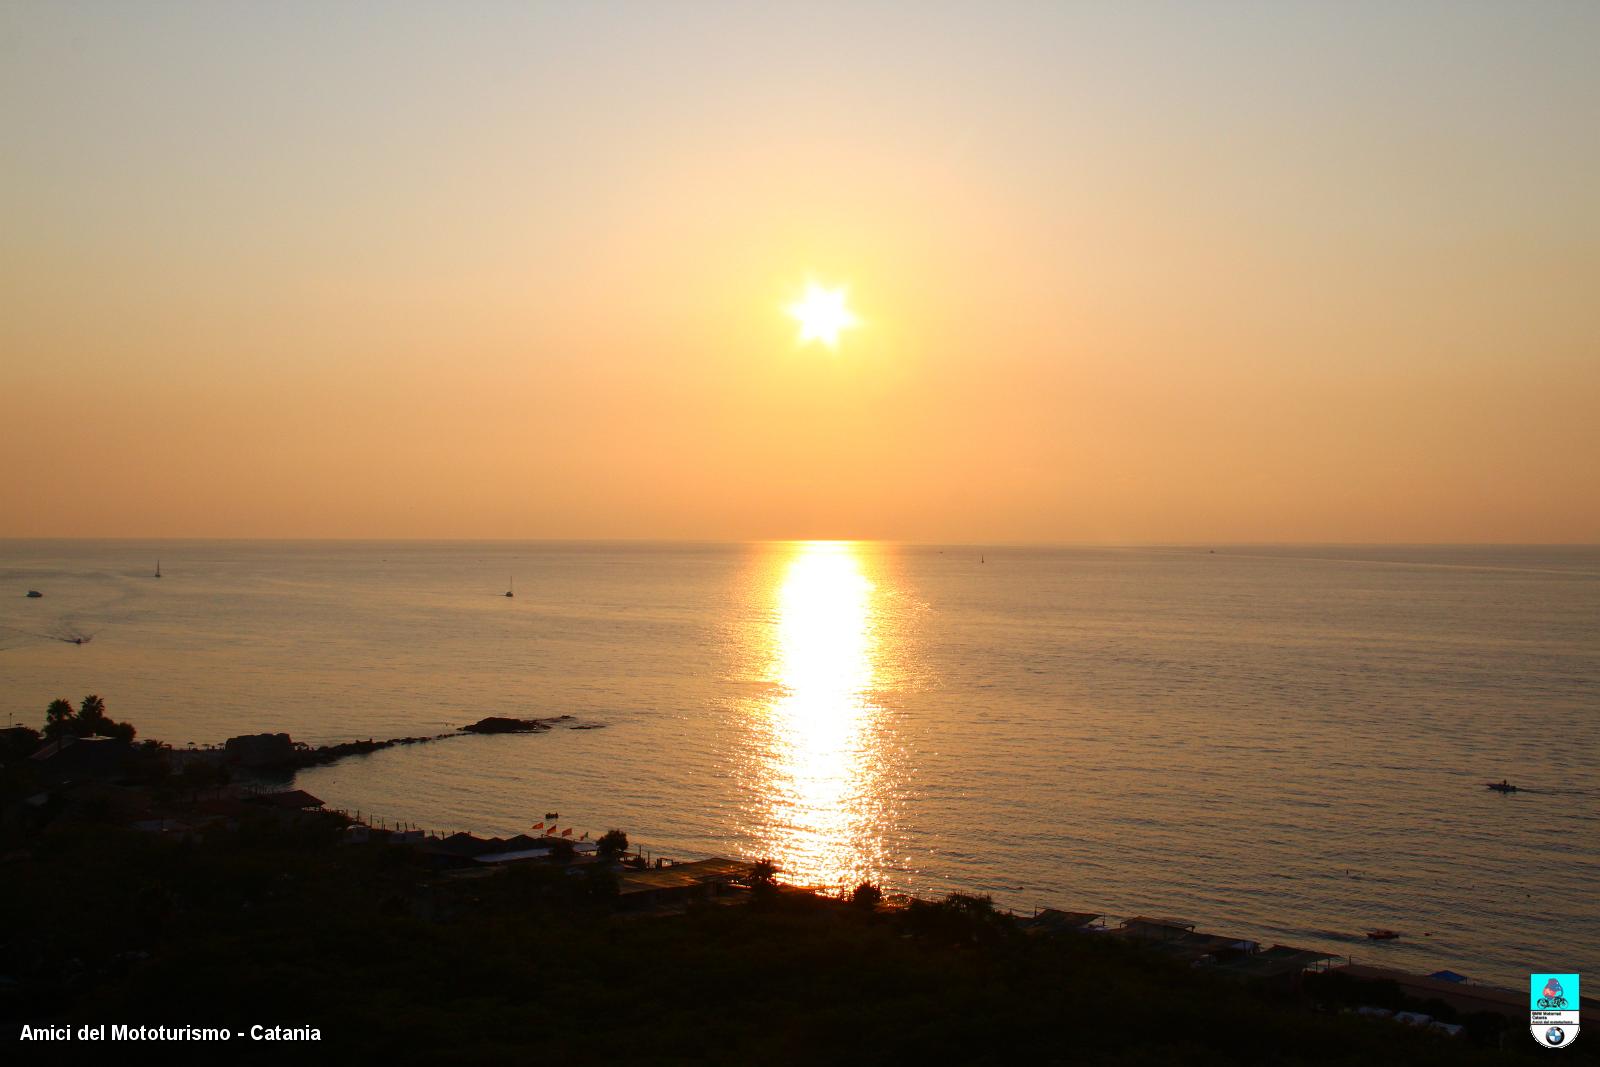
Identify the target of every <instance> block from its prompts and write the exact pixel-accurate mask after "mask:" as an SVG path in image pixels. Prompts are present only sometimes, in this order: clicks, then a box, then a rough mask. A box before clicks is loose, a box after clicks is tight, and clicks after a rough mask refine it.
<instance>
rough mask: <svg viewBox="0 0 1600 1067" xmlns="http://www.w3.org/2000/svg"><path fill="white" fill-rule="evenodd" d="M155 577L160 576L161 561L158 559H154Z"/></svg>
mask: <svg viewBox="0 0 1600 1067" xmlns="http://www.w3.org/2000/svg"><path fill="white" fill-rule="evenodd" d="M156 577H157V578H159V577H161V561H160V560H159V559H158V560H156Z"/></svg>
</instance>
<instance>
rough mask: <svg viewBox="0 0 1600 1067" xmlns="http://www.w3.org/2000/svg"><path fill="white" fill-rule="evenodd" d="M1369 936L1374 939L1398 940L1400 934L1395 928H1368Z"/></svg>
mask: <svg viewBox="0 0 1600 1067" xmlns="http://www.w3.org/2000/svg"><path fill="white" fill-rule="evenodd" d="M1367 936H1368V937H1370V938H1372V940H1374V941H1398V940H1399V939H1400V935H1399V934H1398V933H1396V932H1395V931H1393V930H1368V931H1367Z"/></svg>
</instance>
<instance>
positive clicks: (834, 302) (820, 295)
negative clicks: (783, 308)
mask: <svg viewBox="0 0 1600 1067" xmlns="http://www.w3.org/2000/svg"><path fill="white" fill-rule="evenodd" d="M848 296H849V293H848V291H847V290H846V289H845V288H844V287H843V286H840V287H839V288H837V289H825V288H823V287H822V286H820V285H818V284H817V283H816V282H808V283H806V293H805V296H803V297H801V298H800V299H799V300H798V301H796V302H795V303H793V304H790V305H789V314H790V315H792V316H793V317H794V318H795V319H796V320H798V321H799V323H800V343H801V344H808V343H810V342H812V341H821V342H822V343H823V344H825V345H827V346H828V347H829V348H838V347H839V332H840V331H841V330H848V329H851V328H853V327H855V326H856V325H857V323H858V322H859V321H860V320H859V319H857V318H856V316H855V314H854V313H853V312H852V311H851V310H850V309H849V308H848V307H846V306H845V299H846V298H847V297H848Z"/></svg>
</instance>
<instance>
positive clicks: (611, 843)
mask: <svg viewBox="0 0 1600 1067" xmlns="http://www.w3.org/2000/svg"><path fill="white" fill-rule="evenodd" d="M595 844H596V845H598V846H600V855H601V856H603V857H605V858H606V859H611V858H613V857H616V856H620V855H622V854H623V853H624V852H626V851H628V835H627V834H625V833H623V832H622V831H621V830H607V831H606V832H605V833H603V834H601V835H600V839H599V840H598V841H596V842H595Z"/></svg>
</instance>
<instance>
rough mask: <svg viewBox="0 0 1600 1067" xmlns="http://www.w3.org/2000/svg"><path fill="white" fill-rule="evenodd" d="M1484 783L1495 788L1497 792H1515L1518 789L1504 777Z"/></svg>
mask: <svg viewBox="0 0 1600 1067" xmlns="http://www.w3.org/2000/svg"><path fill="white" fill-rule="evenodd" d="M1483 784H1484V785H1485V786H1487V787H1488V788H1490V789H1493V790H1494V791H1495V792H1496V793H1515V792H1516V791H1517V787H1516V786H1514V785H1512V784H1511V783H1510V782H1508V781H1506V780H1505V779H1504V778H1502V779H1500V780H1499V781H1498V782H1484V783H1483Z"/></svg>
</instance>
